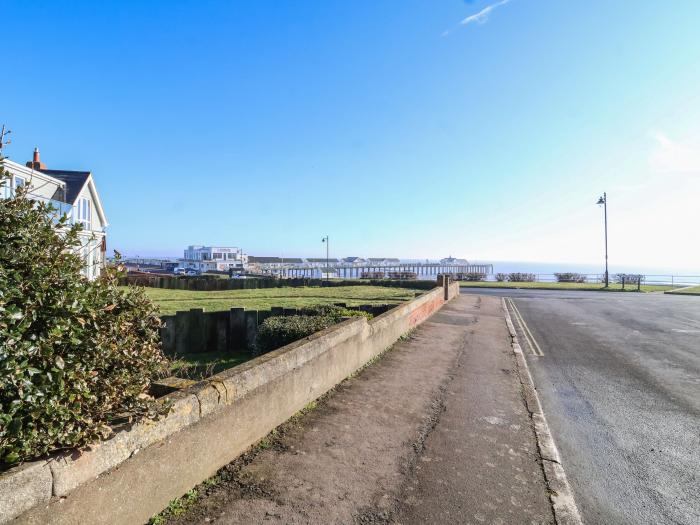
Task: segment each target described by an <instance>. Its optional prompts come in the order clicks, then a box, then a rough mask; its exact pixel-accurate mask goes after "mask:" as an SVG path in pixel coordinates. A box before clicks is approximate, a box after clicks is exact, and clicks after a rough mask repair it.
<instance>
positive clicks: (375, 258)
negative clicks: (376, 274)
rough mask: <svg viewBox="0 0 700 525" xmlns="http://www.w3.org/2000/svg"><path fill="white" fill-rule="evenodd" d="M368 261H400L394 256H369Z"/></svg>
mask: <svg viewBox="0 0 700 525" xmlns="http://www.w3.org/2000/svg"><path fill="white" fill-rule="evenodd" d="M367 260H368V261H370V262H373V263H377V262H400V261H399V260H398V259H396V258H395V257H370V258H369V259H367Z"/></svg>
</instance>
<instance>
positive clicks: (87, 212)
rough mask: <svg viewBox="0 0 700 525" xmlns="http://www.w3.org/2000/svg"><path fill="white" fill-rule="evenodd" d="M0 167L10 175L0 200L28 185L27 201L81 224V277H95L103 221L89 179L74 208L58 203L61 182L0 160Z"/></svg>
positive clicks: (61, 196)
mask: <svg viewBox="0 0 700 525" xmlns="http://www.w3.org/2000/svg"><path fill="white" fill-rule="evenodd" d="M0 166H1V167H2V168H4V170H6V171H7V172H9V173H10V181H9V183H8V181H5V182H4V183H3V185H2V187H0V198H8V197H10V196H11V195H13V193H14V191H15V189H16V188H17V187H18V186H20V185H29V187H30V188H29V192H28V194H27V195H28V197H29V198H31V199H34V200H37V201H41V202H49V203H50V204H52V205H53V206H54V207H56V208H57V209H58V213H61V214H63V213H65V214H67V215H68V216H69V220H70V224H73V223H75V222H78V223H80V224H82V225H83V231H82V232H81V233H80V241H81V247H80V248H78V253H79V255H80V256H81V257H82V258H83V260H84V261H85V265H84V267H83V274H84V275H85V276H87V277H88V278H90V279H94V278H96V277H97V276H99V275H100V272H101V269H102V266H103V265H104V262H105V261H104V254H103V252H102V243H103V239H104V237H105V228H106V226H107V220H106V218H105V216H104V213H103V212H102V205H101V203H100V199H99V196H98V194H97V189H96V188H95V184H94V182H93V180H92V176H89V177H88V179H87V180H86V182H85V184H84V186H83V188H82V189H81V191H80V193H79V194H78V197H77V198H76V201H75V205H74V204H73V203H66V202H62V201H61V200H60V199H63V200H65V191H66V183H65V182H63V181H61V180H59V179H56V178H54V177H51V176H50V175H47V174H45V173H42V172H40V171H37V170H34V169H32V168H29V167H26V166H22V165H21V164H18V163H16V162H13V161H10V160H8V159H3V160H1V161H0ZM55 198H58V199H59V200H54V199H55Z"/></svg>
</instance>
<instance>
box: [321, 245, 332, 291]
mask: <svg viewBox="0 0 700 525" xmlns="http://www.w3.org/2000/svg"><path fill="white" fill-rule="evenodd" d="M321 242H325V243H326V283H328V282H329V280H328V273H329V268H328V262H329V260H330V257H329V256H328V254H329V248H328V247H329V245H330V243H329V242H328V235H326V236H325V237H324V238H323V239H321Z"/></svg>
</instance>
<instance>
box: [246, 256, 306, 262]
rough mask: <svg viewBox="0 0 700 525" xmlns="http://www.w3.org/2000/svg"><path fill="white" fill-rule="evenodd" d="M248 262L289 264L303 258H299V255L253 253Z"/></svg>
mask: <svg viewBox="0 0 700 525" xmlns="http://www.w3.org/2000/svg"><path fill="white" fill-rule="evenodd" d="M248 262H249V263H258V264H275V263H276V264H282V263H289V264H294V263H301V262H302V260H301V259H299V258H298V257H284V258H282V257H255V256H253V255H249V256H248Z"/></svg>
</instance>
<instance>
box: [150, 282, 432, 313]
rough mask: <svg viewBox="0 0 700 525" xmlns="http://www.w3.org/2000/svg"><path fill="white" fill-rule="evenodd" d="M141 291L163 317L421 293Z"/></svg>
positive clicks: (376, 300)
mask: <svg viewBox="0 0 700 525" xmlns="http://www.w3.org/2000/svg"><path fill="white" fill-rule="evenodd" d="M145 290H146V294H147V295H148V296H149V297H150V298H151V299H152V300H153V302H155V303H156V304H157V305H158V306H159V307H160V310H161V313H162V314H164V315H170V314H174V313H175V312H177V311H178V310H189V309H190V308H203V309H204V310H205V311H207V312H215V311H221V310H228V309H229V308H247V309H249V310H269V309H270V307H271V306H283V307H285V308H299V307H304V306H312V305H317V304H333V303H346V304H347V305H348V306H357V305H361V304H398V303H401V302H403V301H408V300H410V299H413V298H414V297H415V296H416V294H419V293H422V292H423V290H417V289H413V288H393V287H384V286H337V287H300V288H291V287H290V288H262V289H254V290H223V291H215V292H196V291H189V290H168V289H164V288H145Z"/></svg>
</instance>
